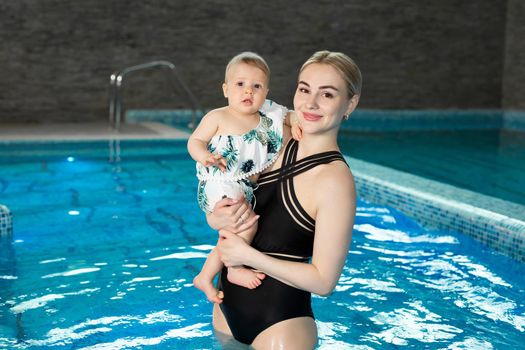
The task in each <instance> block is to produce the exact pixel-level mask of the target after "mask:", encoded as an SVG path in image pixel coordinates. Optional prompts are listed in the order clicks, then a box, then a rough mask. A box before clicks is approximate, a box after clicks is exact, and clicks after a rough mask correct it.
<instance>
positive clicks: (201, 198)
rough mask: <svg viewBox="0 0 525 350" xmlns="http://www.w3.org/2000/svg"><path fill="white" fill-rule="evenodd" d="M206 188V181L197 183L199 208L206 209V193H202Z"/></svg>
mask: <svg viewBox="0 0 525 350" xmlns="http://www.w3.org/2000/svg"><path fill="white" fill-rule="evenodd" d="M205 187H206V181H202V182H201V183H199V188H198V190H197V202H198V203H199V206H200V207H201V208H203V209H204V208H208V196H206V191H204V188H205Z"/></svg>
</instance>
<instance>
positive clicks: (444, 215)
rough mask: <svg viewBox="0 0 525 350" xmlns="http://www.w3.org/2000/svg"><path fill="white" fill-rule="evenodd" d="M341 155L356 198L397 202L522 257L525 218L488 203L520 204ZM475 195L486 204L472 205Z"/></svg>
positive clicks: (426, 220) (428, 220)
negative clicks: (352, 178) (489, 206)
mask: <svg viewBox="0 0 525 350" xmlns="http://www.w3.org/2000/svg"><path fill="white" fill-rule="evenodd" d="M345 158H346V160H347V162H348V163H349V164H350V168H351V169H352V172H353V174H354V177H355V182H356V187H357V196H358V197H359V198H362V199H364V200H368V201H371V202H375V203H378V204H383V205H388V206H392V207H395V208H396V209H398V210H400V211H401V212H403V213H405V214H407V215H408V216H410V217H413V218H414V219H416V220H417V221H418V222H420V223H421V224H423V225H424V226H427V227H432V228H437V229H442V230H450V231H457V232H461V233H463V234H466V235H468V236H471V237H473V238H474V239H476V240H478V241H479V242H481V243H483V244H485V245H487V246H490V247H492V248H493V249H495V250H496V251H499V252H501V253H503V254H505V255H507V256H509V257H511V258H513V259H515V260H518V261H521V262H525V221H523V220H522V219H521V218H519V217H511V216H509V215H505V214H502V213H501V211H502V210H500V212H496V211H493V210H491V209H490V208H487V207H486V206H487V204H488V202H489V201H491V202H494V203H497V204H498V205H499V206H503V207H505V206H506V207H507V209H509V210H508V211H510V212H515V213H516V210H519V209H520V208H524V210H525V207H524V206H520V205H518V204H515V203H510V202H506V201H503V200H499V199H497V198H492V197H488V196H484V195H480V194H475V193H473V192H470V191H466V190H463V189H459V188H456V187H454V186H450V185H445V184H442V183H439V182H437V181H433V180H428V179H424V178H421V177H419V176H416V175H412V174H409V173H404V172H401V171H398V170H395V169H392V168H388V167H384V166H380V165H377V164H372V163H368V162H365V161H362V160H359V159H356V158H351V157H348V156H345ZM428 189H431V190H432V192H430V191H429V190H428ZM452 193H454V196H452ZM441 194H443V195H441ZM476 197H477V198H476ZM453 198H454V199H453ZM462 199H464V200H462ZM476 199H478V200H479V203H483V204H485V208H483V207H480V206H478V205H474V204H473V203H476V202H475V201H476ZM501 209H505V208H501Z"/></svg>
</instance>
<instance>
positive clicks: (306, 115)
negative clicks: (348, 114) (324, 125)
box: [303, 112, 323, 122]
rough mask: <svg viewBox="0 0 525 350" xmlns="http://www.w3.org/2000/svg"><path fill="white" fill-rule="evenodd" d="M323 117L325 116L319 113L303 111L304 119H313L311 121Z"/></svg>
mask: <svg viewBox="0 0 525 350" xmlns="http://www.w3.org/2000/svg"><path fill="white" fill-rule="evenodd" d="M322 117H323V116H322V115H319V114H315V113H308V112H303V118H304V120H307V121H311V122H313V121H317V120H319V119H321V118H322Z"/></svg>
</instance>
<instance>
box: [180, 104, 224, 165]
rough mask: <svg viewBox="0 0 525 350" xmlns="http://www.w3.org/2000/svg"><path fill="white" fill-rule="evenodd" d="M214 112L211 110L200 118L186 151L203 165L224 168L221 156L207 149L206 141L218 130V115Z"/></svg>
mask: <svg viewBox="0 0 525 350" xmlns="http://www.w3.org/2000/svg"><path fill="white" fill-rule="evenodd" d="M215 114H217V113H215V112H214V111H211V112H210V113H208V114H206V115H205V116H204V117H203V118H202V120H201V122H200V123H199V126H198V127H197V128H196V129H195V130H194V131H193V133H192V134H191V136H190V138H189V140H188V152H189V153H190V156H191V157H192V158H193V159H194V160H195V161H196V162H199V163H201V164H202V165H204V166H211V165H215V166H217V167H218V168H219V169H221V170H224V169H225V168H226V161H225V160H224V159H223V158H222V156H221V155H220V154H212V153H211V152H210V151H208V143H209V142H210V140H211V139H212V137H213V136H214V135H216V134H217V132H218V130H219V123H218V119H219V116H218V115H215Z"/></svg>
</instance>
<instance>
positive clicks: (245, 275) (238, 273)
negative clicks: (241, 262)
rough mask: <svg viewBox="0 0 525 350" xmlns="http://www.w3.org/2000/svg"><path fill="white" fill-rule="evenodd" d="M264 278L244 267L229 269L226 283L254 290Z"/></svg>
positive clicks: (262, 274) (261, 274)
mask: <svg viewBox="0 0 525 350" xmlns="http://www.w3.org/2000/svg"><path fill="white" fill-rule="evenodd" d="M265 277H266V275H265V274H264V273H260V272H253V271H252V270H249V269H247V268H244V267H229V268H228V281H230V282H231V283H233V284H237V285H239V286H241V287H245V288H249V289H255V288H257V287H259V286H260V285H261V283H262V282H261V281H262V280H263V279H264V278H265Z"/></svg>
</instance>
